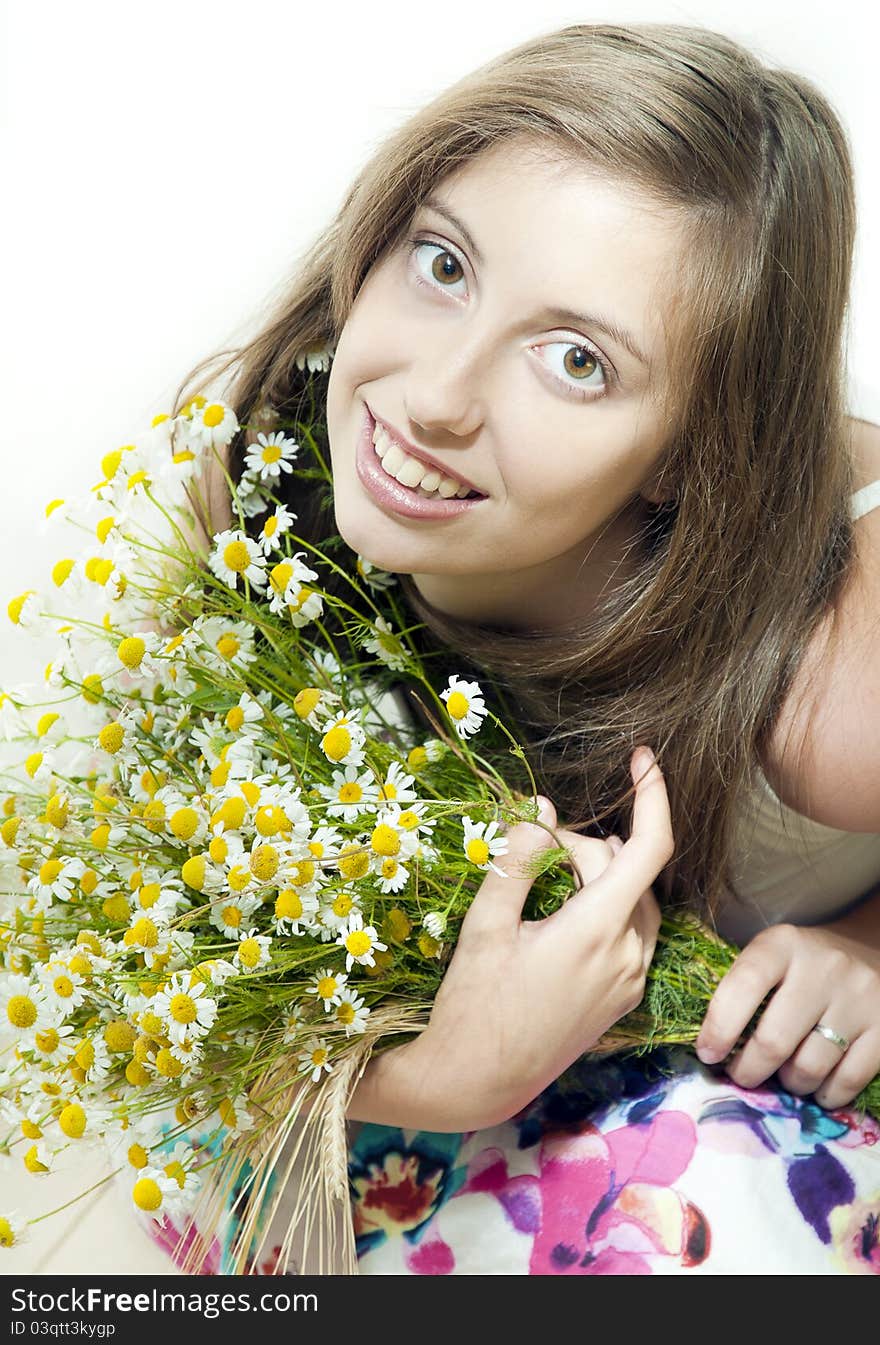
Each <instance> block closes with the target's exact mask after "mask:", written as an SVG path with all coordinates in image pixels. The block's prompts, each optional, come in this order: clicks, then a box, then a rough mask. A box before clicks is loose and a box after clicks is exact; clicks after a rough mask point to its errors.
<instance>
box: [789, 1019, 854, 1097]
mask: <svg viewBox="0 0 880 1345" xmlns="http://www.w3.org/2000/svg"><path fill="white" fill-rule="evenodd" d="M828 1013H829V1011H826V1012H824V1013H823V1014H822V1019H823V1020H824V1019H825V1018H826V1017H827V1016H828ZM840 1060H841V1050H840V1047H839V1046H835V1045H834V1042H833V1041H826V1040H825V1038H824V1037H822V1036H821V1035H820V1033H818V1032H814V1031H813V1030H812V1028H811V1029H810V1031H809V1032H808V1033H807V1035H806V1036H805V1037H804V1039H803V1041H802V1042H801V1043H800V1045H799V1046H798V1047H797V1049H796V1050H795V1051H794V1052H793V1053H792V1054H791V1055H790V1056H789V1058H788V1059H787V1060H785V1061H784V1062H783V1064H782V1065H781V1066H780V1067H779V1069H778V1070H777V1071H776V1073H777V1076H778V1078H779V1082H780V1083H781V1084H782V1087H783V1088H784V1089H785V1090H786V1092H787V1093H796V1094H797V1095H798V1096H799V1097H807V1095H808V1094H810V1093H815V1092H816V1089H817V1088H821V1087H822V1085H823V1084H824V1083H825V1081H826V1079H827V1078H828V1076H829V1075H830V1074H831V1072H832V1070H833V1069H835V1068H836V1066H837V1065H839V1064H840Z"/></svg>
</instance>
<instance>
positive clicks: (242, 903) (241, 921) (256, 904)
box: [211, 869, 262, 942]
mask: <svg viewBox="0 0 880 1345" xmlns="http://www.w3.org/2000/svg"><path fill="white" fill-rule="evenodd" d="M231 873H232V874H235V873H236V870H235V869H233V870H231ZM261 905H262V902H261V900H260V898H259V897H257V896H254V895H253V894H250V893H247V892H229V893H228V894H226V895H224V896H222V897H218V898H217V900H216V901H212V902H211V923H212V924H213V925H214V926H215V927H216V928H217V929H219V931H220V933H221V934H223V935H225V936H226V938H227V939H234V940H235V941H236V942H238V940H239V939H240V938H241V937H242V935H243V933H244V931H245V930H246V929H248V928H249V927H250V926H249V920H250V917H251V916H252V915H253V913H254V911H256V910H259V908H260V906H261Z"/></svg>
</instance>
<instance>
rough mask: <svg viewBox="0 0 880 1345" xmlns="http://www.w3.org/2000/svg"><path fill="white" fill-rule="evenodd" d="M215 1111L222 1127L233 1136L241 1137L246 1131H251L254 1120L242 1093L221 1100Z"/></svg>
mask: <svg viewBox="0 0 880 1345" xmlns="http://www.w3.org/2000/svg"><path fill="white" fill-rule="evenodd" d="M216 1110H217V1115H218V1116H219V1117H220V1120H221V1122H222V1124H223V1126H224V1127H225V1128H226V1130H230V1131H232V1133H233V1134H235V1135H241V1134H243V1133H244V1131H246V1130H253V1128H254V1118H253V1117H252V1116H251V1114H250V1111H249V1110H248V1105H247V1097H245V1096H244V1095H243V1094H242V1093H236V1094H235V1096H234V1097H228V1096H227V1097H224V1098H221V1100H220V1101H219V1102H218V1103H217V1108H216Z"/></svg>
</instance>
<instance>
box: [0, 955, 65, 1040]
mask: <svg viewBox="0 0 880 1345" xmlns="http://www.w3.org/2000/svg"><path fill="white" fill-rule="evenodd" d="M59 1017H60V1015H59V1014H58V1013H57V1011H56V1010H54V1009H53V1008H52V1007H51V1006H50V1005H49V1003H48V1002H47V999H46V992H45V990H44V989H43V987H42V985H40V984H39V983H37V984H35V983H34V982H33V981H32V980H31V979H30V977H28V976H22V975H18V974H15V973H13V974H12V975H5V976H4V977H3V978H2V980H0V1028H2V1029H3V1031H4V1033H12V1034H13V1036H14V1038H15V1039H16V1041H17V1042H18V1044H19V1045H21V1046H24V1045H30V1044H31V1042H32V1041H33V1039H34V1035H35V1033H37V1032H39V1031H41V1030H42V1029H43V1028H46V1027H52V1026H54V1024H55V1023H56V1021H58V1019H59Z"/></svg>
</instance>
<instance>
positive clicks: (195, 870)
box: [180, 855, 208, 892]
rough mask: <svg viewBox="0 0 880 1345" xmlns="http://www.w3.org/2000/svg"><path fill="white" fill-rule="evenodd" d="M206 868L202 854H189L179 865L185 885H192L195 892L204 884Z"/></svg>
mask: <svg viewBox="0 0 880 1345" xmlns="http://www.w3.org/2000/svg"><path fill="white" fill-rule="evenodd" d="M207 868H208V866H207V864H206V863H205V856H204V855H191V856H190V858H189V859H188V860H186V862H185V863H184V864H183V865H182V866H181V870H180V876H181V878H182V879H183V881H184V882H185V883H186V885H187V887H192V888H194V889H195V891H196V892H201V890H202V888H203V887H204V886H205V878H206V876H207Z"/></svg>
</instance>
